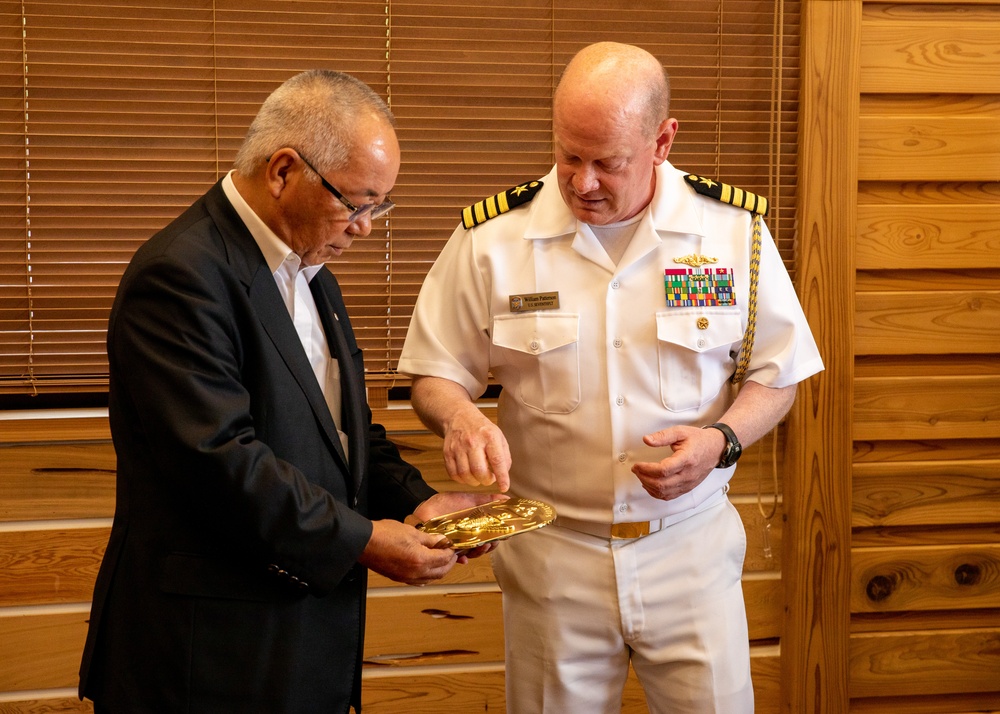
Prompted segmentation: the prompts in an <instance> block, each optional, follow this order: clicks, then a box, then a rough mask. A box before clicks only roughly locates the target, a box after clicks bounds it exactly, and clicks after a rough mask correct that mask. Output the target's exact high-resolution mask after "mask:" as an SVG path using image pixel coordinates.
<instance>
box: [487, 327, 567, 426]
mask: <svg viewBox="0 0 1000 714" xmlns="http://www.w3.org/2000/svg"><path fill="white" fill-rule="evenodd" d="M579 341H580V316H579V315H575V314H567V313H544V312H541V313H540V312H529V313H525V314H523V315H504V316H502V317H497V318H496V319H495V320H494V322H493V347H494V349H495V350H497V355H496V357H497V359H496V360H494V363H495V364H496V365H497V367H496V372H497V376H498V377H500V379H501V381H502V382H504V386H505V387H510V388H511V389H512V391H513V392H514V394H515V395H516V396H517V398H518V399H519V400H520V401H522V402H523V403H524V404H526V405H527V406H529V407H532V408H534V409H538V410H541V411H543V412H546V413H550V414H568V413H569V412H571V411H573V410H574V409H576V407H577V406H578V405H579V404H580V354H579Z"/></svg>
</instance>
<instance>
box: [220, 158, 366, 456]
mask: <svg viewBox="0 0 1000 714" xmlns="http://www.w3.org/2000/svg"><path fill="white" fill-rule="evenodd" d="M232 174H233V172H232V171H230V172H229V173H228V174H226V176H225V178H223V179H222V190H223V191H224V192H225V194H226V198H228V199H229V202H230V203H231V204H233V208H234V209H236V212H237V213H238V214H239V216H240V218H241V219H242V220H243V223H244V224H246V227H247V229H248V230H249V231H250V234H251V235H252V236H253V239H254V241H256V243H257V246H258V247H259V248H260V251H261V253H263V254H264V261H265V262H266V263H267V267H268V269H269V270H270V271H271V275H273V276H274V282H275V284H276V285H277V286H278V292H280V293H281V299H282V300H283V301H284V303H285V308H286V309H287V310H288V315H289V317H291V318H292V323H293V324H294V325H295V332H296V333H297V334H298V336H299V342H301V343H302V349H304V350H305V353H306V357H307V358H308V359H309V364H310V366H311V367H312V370H313V374H314V375H316V381H317V382H319V388H320V390H321V391H322V392H323V397H324V398H325V400H326V405H327V407H329V409H330V415H331V416H332V417H333V422H334V424H336V425H337V433H338V434H339V436H340V443H341V444H342V445H343V447H344V454H345V455H347V454H348V451H347V442H348V439H347V434H346V433H344V431H343V430H342V429H341V413H340V410H341V389H340V363H339V362H338V361H337V358H336V357H334V356H333V355H332V354H331V353H330V345H329V343H328V342H327V341H326V332H325V331H324V330H323V323H322V322H321V321H320V318H319V311H318V310H317V308H316V301H315V299H313V295H312V291H311V290H310V289H309V281H310V280H312V279H313V278H314V277H315V276H316V273H318V272H319V271H320V270H322V269H323V265H322V264H321V265H302V259H301V258H300V257H299V256H298V255H297V254H296V253H295V252H294V251H293V250H292V249H291V248H289V247H288V246H287V245H286V244H285V242H284V241H283V240H281V238H279V237H278V236H277V234H276V233H275V232H274V231H272V230H271V229H270V228H268V226H267V224H266V223H264V221H262V220H261V219H260V217H259V216H258V215H257V214H256V213H254V211H253V209H252V208H250V206H249V205H248V204H247V202H246V201H245V200H243V197H242V196H241V195H240V192H239V191H238V190H237V189H236V185H235V184H234V183H233V176H232Z"/></svg>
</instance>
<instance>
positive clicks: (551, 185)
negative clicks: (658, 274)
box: [524, 161, 704, 240]
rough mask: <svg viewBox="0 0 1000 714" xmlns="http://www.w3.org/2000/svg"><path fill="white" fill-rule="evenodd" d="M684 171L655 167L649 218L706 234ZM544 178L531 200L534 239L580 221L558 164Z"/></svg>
mask: <svg viewBox="0 0 1000 714" xmlns="http://www.w3.org/2000/svg"><path fill="white" fill-rule="evenodd" d="M684 175H685V174H684V172H683V171H678V170H677V169H675V168H674V167H673V166H672V165H671V164H670V163H669V162H667V161H664V162H663V163H662V164H661V165H660V166H657V167H656V188H655V189H654V190H653V199H652V201H650V211H649V218H650V220H651V222H652V226H653V229H654V230H656V231H657V232H664V233H685V234H695V235H704V230H703V228H702V219H701V211H700V210H699V202H697V201H691V200H688V199H689V198H690V197H691V195H692V193H693V192H692V190H691V187H690V186H688V185H687V183H686V182H685V181H684ZM542 182H543V184H544V185H543V187H542V190H541V191H539V192H538V195H537V196H536V197H535V198H534V199H533V200H532V202H531V215H530V217H529V219H528V225H527V228H526V229H525V232H524V237H525V238H526V239H529V240H532V239H537V238H554V237H555V236H561V235H567V234H572V233H576V232H577V230H578V225H577V224H578V221H577V219H576V216H574V215H573V212H572V211H571V210H569V206H567V205H566V203H565V201H563V198H562V194H561V193H560V192H559V179H558V177H557V176H556V169H555V167H553V168H552V170H551V171H550V172H549V173H548V175H547V176H545V177H544V178H543V179H542Z"/></svg>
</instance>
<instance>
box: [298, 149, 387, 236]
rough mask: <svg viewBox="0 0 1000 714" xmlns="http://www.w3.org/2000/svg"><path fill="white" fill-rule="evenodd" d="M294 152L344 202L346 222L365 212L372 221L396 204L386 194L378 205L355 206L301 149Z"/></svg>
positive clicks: (324, 185)
mask: <svg viewBox="0 0 1000 714" xmlns="http://www.w3.org/2000/svg"><path fill="white" fill-rule="evenodd" d="M295 153H296V154H298V155H299V158H300V159H302V163H304V164H305V165H306V166H308V167H309V168H310V169H311V170H312V172H313V173H314V174H316V175H317V176H319V180H320V181H321V182H322V183H323V188H325V189H326V190H327V191H329V192H330V193H332V194H333V195H334V196H335V197H336V199H337V200H338V201H340V202H341V203H342V204H344V207H345V208H347V210H349V211H350V212H351V215H350V216H348V217H347V222H348V223H354V221H356V220H358V219H359V218H361V217H362V216H364V215H365V214H366V213H368V214H369V217H368V218H369V220H372V221H374V220H376V219H378V218H381V217H382V216H384V215H385V214H386V213H388V212H389V211H391V210H392V209H393V208H395V207H396V204H395V203H393V202H392V199H390V198H389V197H388V196H386V197H385V200H384V201H382V203H380V204H378V205H376V204H374V203H366V204H364V205H361V206H355V205H354V204H353V203H351V202H350V201H349V200H348V199H347V197H346V196H345V195H344V194H342V193H341V192H340V191H338V190H337V189H336V188H335V187H334V185H333V184H332V183H330V182H329V181H327V180H326V179H325V178H324V177H323V174H321V173H320V172H319V171H317V170H316V167H315V166H313V165H312V164H311V163H309V160H308V159H306V157H305V156H303V155H302V152H301V151H299V150H298V149H296V150H295Z"/></svg>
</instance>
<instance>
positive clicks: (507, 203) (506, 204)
mask: <svg viewBox="0 0 1000 714" xmlns="http://www.w3.org/2000/svg"><path fill="white" fill-rule="evenodd" d="M541 188H542V182H541V181H529V182H527V183H522V184H519V185H517V186H513V187H511V188H508V189H507V190H506V191H501V192H500V193H498V194H496V195H495V196H490V197H489V198H484V199H483V200H482V201H477V202H476V203H473V204H472V205H471V206H467V207H466V208H465V209H463V210H462V225H463V226H465V229H466V230H468V229H469V228H472V227H474V226H478V225H479V224H480V223H485V222H486V221H488V220H490V219H491V218H496V217H497V216H499V215H500V214H502V213H506V212H507V211H509V210H511V209H512V208H517V207H518V206H521V205H523V204H525V203H527V202H528V201H530V200H531V199H533V198H534V197H535V194H536V193H538V191H539V190H540V189H541Z"/></svg>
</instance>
